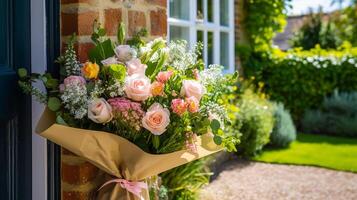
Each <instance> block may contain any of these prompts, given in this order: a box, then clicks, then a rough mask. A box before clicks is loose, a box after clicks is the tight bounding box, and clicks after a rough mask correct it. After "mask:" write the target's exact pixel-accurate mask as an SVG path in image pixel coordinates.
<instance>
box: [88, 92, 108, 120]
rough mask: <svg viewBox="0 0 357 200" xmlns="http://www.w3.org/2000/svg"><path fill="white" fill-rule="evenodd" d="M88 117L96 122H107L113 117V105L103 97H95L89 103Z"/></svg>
mask: <svg viewBox="0 0 357 200" xmlns="http://www.w3.org/2000/svg"><path fill="white" fill-rule="evenodd" d="M88 118H89V119H91V120H92V121H93V122H95V123H101V124H104V123H107V122H109V121H110V120H112V118H113V113H112V107H111V106H110V105H109V104H108V102H107V101H106V100H105V99H103V98H100V99H94V100H92V101H90V102H89V105H88Z"/></svg>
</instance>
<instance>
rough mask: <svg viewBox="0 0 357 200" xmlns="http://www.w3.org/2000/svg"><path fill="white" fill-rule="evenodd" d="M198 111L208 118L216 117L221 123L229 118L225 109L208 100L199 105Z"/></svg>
mask: <svg viewBox="0 0 357 200" xmlns="http://www.w3.org/2000/svg"><path fill="white" fill-rule="evenodd" d="M199 112H200V113H201V114H202V115H203V116H206V117H208V118H214V119H217V120H218V121H219V122H221V125H223V124H224V122H225V121H228V120H229V117H228V113H227V110H226V109H225V108H224V107H223V106H222V105H219V104H217V103H216V102H211V101H209V102H207V103H205V104H204V105H202V106H201V108H200V111H199Z"/></svg>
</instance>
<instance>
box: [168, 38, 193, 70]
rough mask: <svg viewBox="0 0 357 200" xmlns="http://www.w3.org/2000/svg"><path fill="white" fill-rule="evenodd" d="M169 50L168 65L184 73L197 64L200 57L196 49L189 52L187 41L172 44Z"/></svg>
mask: <svg viewBox="0 0 357 200" xmlns="http://www.w3.org/2000/svg"><path fill="white" fill-rule="evenodd" d="M169 50H170V53H169V59H168V64H169V65H170V66H172V67H173V68H175V69H176V70H180V71H184V70H186V69H187V68H189V67H190V66H192V65H194V64H195V63H196V62H197V58H198V56H197V54H196V51H195V49H192V50H189V51H187V42H186V41H185V40H177V41H173V42H170V44H169Z"/></svg>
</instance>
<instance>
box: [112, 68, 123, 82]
mask: <svg viewBox="0 0 357 200" xmlns="http://www.w3.org/2000/svg"><path fill="white" fill-rule="evenodd" d="M109 73H110V74H111V75H112V76H113V77H114V78H115V79H117V80H119V81H121V82H123V81H124V79H125V76H126V67H125V65H123V64H112V65H110V66H109Z"/></svg>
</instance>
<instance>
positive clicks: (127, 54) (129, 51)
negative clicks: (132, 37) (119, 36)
mask: <svg viewBox="0 0 357 200" xmlns="http://www.w3.org/2000/svg"><path fill="white" fill-rule="evenodd" d="M114 51H115V54H116V55H117V58H118V60H119V61H120V62H123V63H125V62H128V61H129V60H131V59H133V58H135V57H136V51H135V49H133V48H131V47H130V46H129V45H119V46H117V47H115V49H114Z"/></svg>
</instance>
